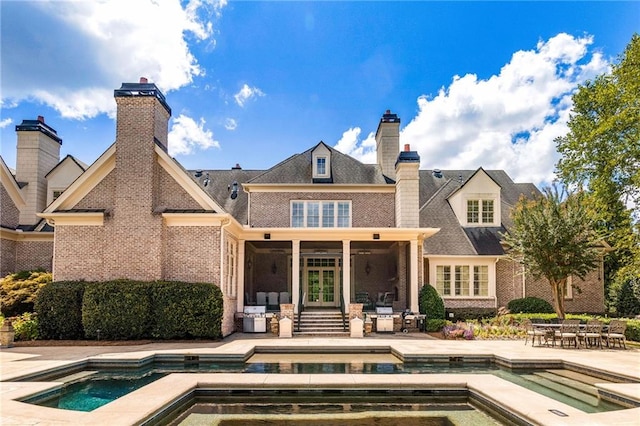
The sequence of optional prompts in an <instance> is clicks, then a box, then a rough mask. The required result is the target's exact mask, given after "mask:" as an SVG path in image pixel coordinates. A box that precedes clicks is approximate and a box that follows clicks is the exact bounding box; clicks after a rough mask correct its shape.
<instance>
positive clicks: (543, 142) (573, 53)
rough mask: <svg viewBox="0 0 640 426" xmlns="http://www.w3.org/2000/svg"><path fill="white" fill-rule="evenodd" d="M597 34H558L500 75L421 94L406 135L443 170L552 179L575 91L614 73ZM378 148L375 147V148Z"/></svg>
mask: <svg viewBox="0 0 640 426" xmlns="http://www.w3.org/2000/svg"><path fill="white" fill-rule="evenodd" d="M591 43H592V38H591V37H582V38H576V37H572V36H570V35H567V34H558V35H557V36H555V37H553V38H550V39H549V40H547V41H546V42H544V41H541V42H539V43H538V45H537V47H536V49H535V50H529V51H518V52H516V53H514V54H513V56H512V58H511V61H510V62H509V63H507V64H506V65H504V66H503V67H502V69H501V70H500V73H499V74H498V75H494V76H491V77H490V78H488V79H486V80H479V79H478V78H477V77H476V76H475V75H473V74H467V75H465V76H462V77H459V76H455V77H454V78H453V81H452V82H451V84H450V85H449V87H447V88H442V89H441V90H440V91H439V93H438V94H437V95H436V96H435V97H433V96H425V95H423V96H420V97H419V98H418V114H417V115H416V116H415V117H414V118H413V119H412V120H411V121H410V122H409V124H407V126H406V127H405V128H404V129H403V130H402V132H401V134H400V141H401V145H402V144H407V143H408V144H410V145H411V147H412V149H414V150H417V151H418V152H419V154H420V156H421V163H422V164H421V166H422V167H424V168H440V169H475V168H477V167H480V166H482V167H484V168H485V169H504V170H506V171H507V172H508V173H509V175H510V176H511V177H513V178H514V180H516V181H521V182H533V183H536V184H541V183H549V182H551V181H552V180H553V179H554V174H553V170H554V166H555V163H556V162H557V160H558V158H559V155H558V153H557V151H556V146H555V142H554V138H556V137H557V136H561V135H563V134H565V133H566V131H567V125H566V123H567V120H568V118H569V112H570V109H571V107H572V101H571V95H572V93H573V92H574V91H575V89H576V87H577V85H578V84H580V83H582V82H584V80H585V79H587V78H593V77H594V76H595V75H597V74H600V73H603V72H606V71H607V70H608V63H607V62H606V61H604V60H603V58H602V56H601V55H600V54H599V53H594V54H592V55H591V57H590V58H588V57H587V56H588V55H587V50H588V49H587V48H588V46H589V45H590V44H591ZM374 148H375V147H374Z"/></svg>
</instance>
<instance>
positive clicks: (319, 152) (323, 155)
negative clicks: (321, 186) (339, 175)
mask: <svg viewBox="0 0 640 426" xmlns="http://www.w3.org/2000/svg"><path fill="white" fill-rule="evenodd" d="M312 161H313V179H329V178H331V151H330V150H329V148H327V146H326V145H325V144H323V143H320V144H318V145H317V146H316V147H315V148H314V150H313V154H312Z"/></svg>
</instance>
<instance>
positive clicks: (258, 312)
mask: <svg viewBox="0 0 640 426" xmlns="http://www.w3.org/2000/svg"><path fill="white" fill-rule="evenodd" d="M266 313H267V307H266V306H245V307H244V318H243V319H242V326H243V327H242V329H243V331H244V332H245V333H266V332H267V317H266Z"/></svg>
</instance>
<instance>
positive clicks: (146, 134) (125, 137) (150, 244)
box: [104, 77, 171, 280]
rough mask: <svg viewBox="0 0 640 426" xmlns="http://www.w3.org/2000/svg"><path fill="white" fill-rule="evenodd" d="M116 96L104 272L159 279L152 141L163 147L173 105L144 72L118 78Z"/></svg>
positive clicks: (112, 276) (157, 169)
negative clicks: (111, 195)
mask: <svg viewBox="0 0 640 426" xmlns="http://www.w3.org/2000/svg"><path fill="white" fill-rule="evenodd" d="M114 97H115V100H116V104H117V118H116V120H117V121H116V144H115V145H116V154H115V155H116V167H115V170H114V172H113V173H115V192H114V194H115V203H114V208H113V213H112V216H111V218H110V219H109V221H108V222H105V230H106V231H107V234H108V235H109V238H108V242H107V246H106V247H105V268H104V270H105V277H104V278H105V279H115V278H121V277H127V278H130V279H137V280H156V279H161V278H162V262H161V259H162V257H163V256H162V217H161V216H160V215H157V214H154V213H153V212H154V209H155V207H156V204H157V197H156V194H157V193H158V185H159V183H158V182H159V181H160V179H159V178H160V173H161V170H160V169H161V168H160V167H158V165H157V159H156V156H157V155H156V153H155V147H156V145H158V146H160V147H161V148H162V149H163V150H165V151H166V150H167V133H168V123H169V117H170V116H171V108H169V105H168V104H167V102H166V100H165V97H164V95H163V94H162V93H161V92H160V90H159V89H158V87H157V86H156V85H155V84H153V83H149V82H148V80H147V79H146V78H144V77H143V78H141V79H140V81H139V82H138V83H122V86H121V87H120V89H116V90H115V91H114ZM124 259H135V261H133V262H128V261H127V262H125V261H123V260H124Z"/></svg>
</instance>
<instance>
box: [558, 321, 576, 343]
mask: <svg viewBox="0 0 640 426" xmlns="http://www.w3.org/2000/svg"><path fill="white" fill-rule="evenodd" d="M579 331H580V320H579V319H566V320H564V321H562V323H561V324H560V330H559V331H558V333H557V334H556V338H558V339H560V347H564V342H565V341H567V342H568V343H569V342H573V346H574V347H575V348H577V347H578V332H579Z"/></svg>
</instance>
